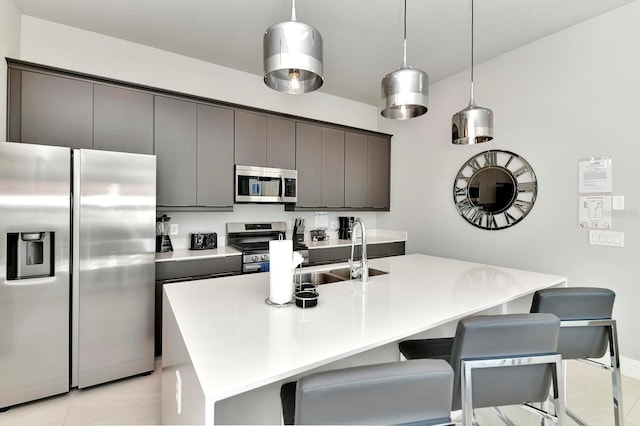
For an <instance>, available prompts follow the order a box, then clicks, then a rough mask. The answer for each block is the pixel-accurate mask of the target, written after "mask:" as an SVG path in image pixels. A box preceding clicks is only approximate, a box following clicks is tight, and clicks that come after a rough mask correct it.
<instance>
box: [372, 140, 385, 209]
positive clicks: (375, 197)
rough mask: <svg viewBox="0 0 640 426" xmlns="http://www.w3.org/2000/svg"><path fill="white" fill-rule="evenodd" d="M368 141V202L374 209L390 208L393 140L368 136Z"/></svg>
mask: <svg viewBox="0 0 640 426" xmlns="http://www.w3.org/2000/svg"><path fill="white" fill-rule="evenodd" d="M367 142H368V145H367V150H368V153H367V157H368V169H367V176H368V178H367V181H368V187H367V204H368V207H371V208H373V209H380V210H389V209H390V200H389V199H390V197H389V190H390V187H389V183H390V178H391V176H390V162H391V141H390V140H389V139H388V138H384V137H381V136H367Z"/></svg>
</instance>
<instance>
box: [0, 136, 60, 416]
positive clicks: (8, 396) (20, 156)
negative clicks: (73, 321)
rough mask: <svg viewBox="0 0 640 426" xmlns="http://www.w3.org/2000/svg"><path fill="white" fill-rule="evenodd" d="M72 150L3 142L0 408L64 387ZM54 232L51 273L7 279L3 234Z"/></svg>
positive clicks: (0, 171)
mask: <svg viewBox="0 0 640 426" xmlns="http://www.w3.org/2000/svg"><path fill="white" fill-rule="evenodd" d="M69 169H70V156H69V149H65V148H60V147H50V146H42V145H30V144H17V143H10V142H1V143H0V218H1V220H0V324H2V330H3V331H2V333H0V377H1V378H2V379H0V408H1V407H7V406H11V405H15V404H19V403H22V402H26V401H31V400H34V399H39V398H44V397H47V396H50V395H55V394H59V393H63V392H67V391H68V390H69V242H70V241H69V224H70V221H69V215H70V208H71V206H70V203H71V199H70V195H69V188H70V187H71V182H70V176H69ZM23 231H24V232H39V231H42V232H44V231H49V232H55V245H54V251H53V253H54V270H55V275H54V276H48V277H41V278H28V279H22V280H13V281H8V280H7V276H6V271H7V263H6V260H7V251H6V249H7V241H6V238H7V233H9V232H23Z"/></svg>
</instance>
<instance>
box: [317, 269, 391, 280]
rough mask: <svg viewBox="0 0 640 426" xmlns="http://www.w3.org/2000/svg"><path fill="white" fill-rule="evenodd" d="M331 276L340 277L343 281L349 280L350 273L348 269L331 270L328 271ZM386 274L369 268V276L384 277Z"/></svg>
mask: <svg viewBox="0 0 640 426" xmlns="http://www.w3.org/2000/svg"><path fill="white" fill-rule="evenodd" d="M329 273H330V274H331V275H336V276H338V277H341V278H342V279H343V280H350V279H351V271H350V270H349V268H340V269H332V270H330V271H329ZM385 274H388V272H386V271H381V270H380V269H374V268H369V276H370V277H375V276H376V275H385Z"/></svg>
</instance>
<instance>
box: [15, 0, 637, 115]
mask: <svg viewBox="0 0 640 426" xmlns="http://www.w3.org/2000/svg"><path fill="white" fill-rule="evenodd" d="M14 1H15V3H16V4H17V6H18V8H19V9H20V10H21V12H22V13H23V14H25V15H30V16H34V17H37V18H42V19H46V20H49V21H54V22H58V23H61V24H66V25H70V26H73V27H77V28H82V29H86V30H90V31H94V32H97V33H102V34H106V35H109V36H113V37H117V38H121V39H125V40H130V41H133V42H137V43H141V44H144V45H148V46H153V47H156V48H159V49H163V50H167V51H171V52H175V53H179V54H182V55H185V56H189V57H193V58H197V59H201V60H203V61H207V62H211V63H215V64H218V65H223V66H226V67H230V68H234V69H237V70H241V71H245V72H248V73H252V74H256V76H257V77H256V78H262V74H263V68H262V36H263V34H264V31H265V30H266V29H267V28H268V27H269V26H271V25H273V24H275V23H276V22H281V21H286V20H289V18H290V15H291V1H290V0H180V1H178V0H55V1H51V0H14ZM633 1H637V0H477V1H476V2H475V59H474V61H475V64H478V63H481V62H483V61H486V60H488V59H491V58H493V57H496V56H498V55H501V54H503V53H505V52H508V51H510V50H513V49H515V48H517V47H520V46H522V45H525V44H527V43H530V42H532V41H534V40H537V39H540V38H542V37H545V36H547V35H549V34H552V33H555V32H557V31H560V30H562V29H564V28H567V27H569V26H571V25H574V24H577V23H579V22H582V21H584V20H586V19H589V18H591V17H594V16H597V15H600V14H602V13H604V12H607V11H609V10H612V9H615V8H617V7H620V6H622V5H624V4H627V3H631V2H633ZM296 12H297V18H298V21H301V22H304V23H306V24H309V25H312V26H313V27H315V28H316V29H317V30H318V31H319V32H320V33H321V34H322V37H323V42H324V78H325V81H324V85H323V87H322V88H321V89H320V91H321V92H324V93H328V94H332V95H337V96H341V97H345V98H348V99H353V100H356V101H360V102H364V103H367V104H370V105H376V106H377V105H378V103H379V98H380V81H381V80H382V77H384V75H385V74H388V73H389V72H391V71H393V70H395V69H396V68H399V66H400V64H401V62H402V39H403V2H402V0H298V1H297V2H296ZM470 22H471V1H470V0H408V1H407V62H408V63H409V65H410V66H412V67H414V68H420V69H422V70H423V71H426V72H427V74H429V78H430V83H431V84H433V83H435V82H437V81H439V80H442V79H444V78H446V77H448V76H450V75H452V74H455V73H458V72H460V71H462V70H465V69H467V68H468V67H469V65H470V60H471V59H470V55H471V53H470V46H471V43H470V39H471V29H470V28H471V27H470Z"/></svg>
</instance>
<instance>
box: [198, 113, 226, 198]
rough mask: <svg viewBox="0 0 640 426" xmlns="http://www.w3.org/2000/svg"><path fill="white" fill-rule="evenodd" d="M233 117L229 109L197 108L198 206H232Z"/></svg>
mask: <svg viewBox="0 0 640 426" xmlns="http://www.w3.org/2000/svg"><path fill="white" fill-rule="evenodd" d="M233 115H234V111H233V110H231V109H226V108H218V107H213V106H209V105H202V104H199V105H198V127H197V129H198V130H197V156H196V158H197V182H196V198H197V204H198V205H199V206H233Z"/></svg>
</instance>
